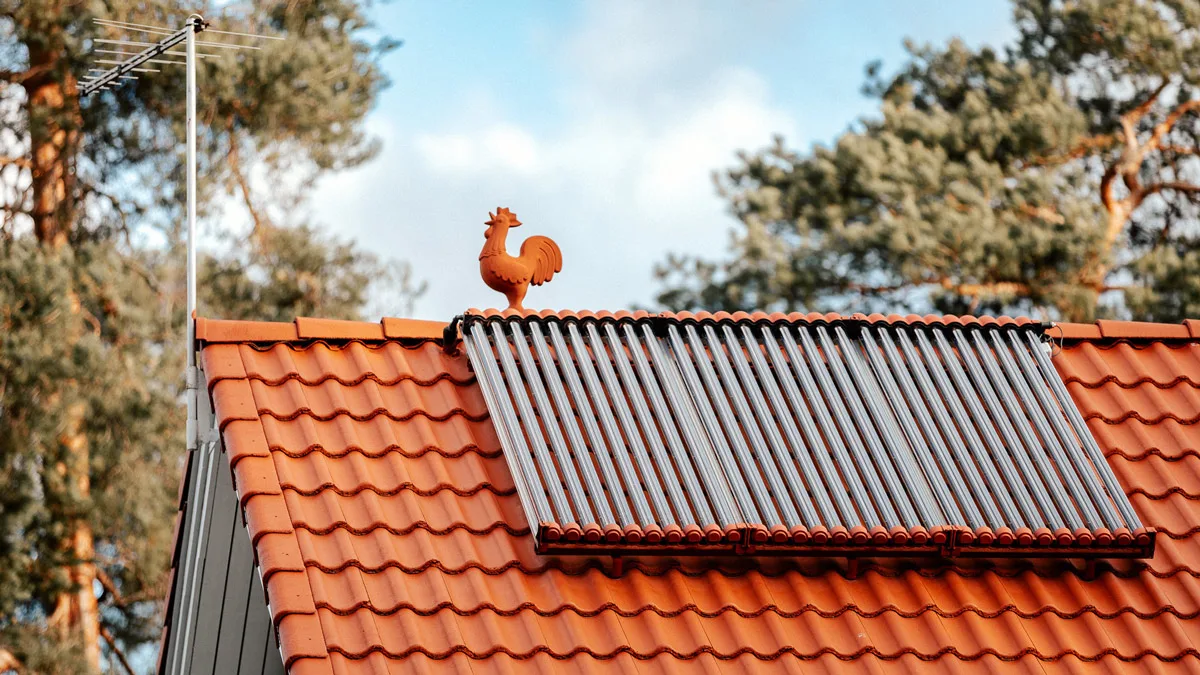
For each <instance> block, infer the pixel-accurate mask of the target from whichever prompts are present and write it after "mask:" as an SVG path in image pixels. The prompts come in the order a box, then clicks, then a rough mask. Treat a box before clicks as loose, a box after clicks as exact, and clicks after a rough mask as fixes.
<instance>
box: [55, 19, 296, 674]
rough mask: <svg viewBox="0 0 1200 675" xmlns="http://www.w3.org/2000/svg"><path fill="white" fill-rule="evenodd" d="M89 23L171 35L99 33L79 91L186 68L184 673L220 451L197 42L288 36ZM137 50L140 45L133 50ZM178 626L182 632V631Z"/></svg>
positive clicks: (179, 650) (176, 658) (178, 640)
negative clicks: (199, 289) (203, 378)
mask: <svg viewBox="0 0 1200 675" xmlns="http://www.w3.org/2000/svg"><path fill="white" fill-rule="evenodd" d="M92 21H94V22H95V23H96V24H97V25H99V26H103V27H105V28H108V29H111V30H113V31H118V32H131V33H142V34H147V35H151V36H155V35H165V36H166V37H163V38H160V39H159V40H158V42H144V41H139V40H131V39H119V40H113V39H101V38H96V39H94V40H93V42H95V43H96V44H97V45H101V46H103V49H99V48H98V49H94V50H93V51H94V52H95V53H96V54H98V55H103V56H104V57H105V58H97V59H95V63H97V64H101V65H104V66H109V67H108V68H107V69H104V68H93V69H91V70H89V71H88V74H87V75H85V76H84V77H83V78H81V79H80V81H79V84H80V85H81V88H80V94H81V95H82V96H91V95H93V94H96V93H98V92H102V91H109V90H112V89H114V88H116V87H119V86H120V85H121V84H123V83H125V82H128V81H130V80H137V79H138V78H139V77H142V76H143V74H144V73H161V72H163V69H162V68H159V67H156V66H183V68H184V71H185V77H186V78H187V102H186V105H187V124H186V128H187V131H186V136H187V319H186V321H187V370H186V372H185V378H186V383H187V384H186V386H187V409H188V414H187V450H188V455H189V458H190V459H197V460H198V461H196V462H189V463H190V464H194V465H195V466H196V471H197V474H196V475H197V481H196V483H195V490H196V492H195V493H193V494H192V495H191V499H189V501H192V499H194V498H195V496H196V495H197V494H202V495H203V497H202V498H201V500H200V501H199V502H198V503H197V506H198V508H196V509H191V508H189V509H188V510H189V511H191V514H190V517H189V518H188V520H190V521H191V522H190V523H189V524H188V533H187V539H186V544H185V548H184V550H183V553H184V555H183V556H181V560H180V563H179V565H180V569H179V570H178V573H179V576H177V578H179V579H181V580H182V581H181V583H182V586H180V588H179V591H180V592H179V595H178V596H177V597H178V599H179V601H180V602H182V603H183V604H182V605H181V608H180V613H179V619H180V621H179V623H182V626H179V625H177V626H174V630H173V631H172V635H171V640H170V642H169V644H168V645H166V648H167V649H169V650H172V651H173V653H172V654H171V656H172V659H171V663H169V664H166V665H167V672H168V673H171V674H175V673H185V672H187V671H188V670H190V665H191V663H190V660H189V658H188V656H189V655H188V646H189V642H190V641H191V637H192V633H193V631H194V630H195V621H196V614H197V609H198V606H197V602H198V591H199V587H200V574H201V569H202V567H203V560H204V551H203V550H201V549H202V548H204V547H203V543H204V540H205V536H204V531H205V527H206V526H207V523H206V521H207V519H208V512H209V510H210V506H209V499H210V493H211V492H212V490H213V484H214V483H215V482H216V475H217V474H216V467H217V461H216V460H217V457H216V456H215V455H216V452H215V449H216V441H217V440H218V437H217V436H216V434H215V432H214V431H213V430H212V429H211V428H205V429H201V428H200V419H199V380H200V373H199V370H198V369H197V368H196V320H195V316H196V63H197V61H198V60H199V59H213V58H220V57H221V56H223V55H224V54H222V53H221V52H220V51H216V52H214V51H204V52H198V51H197V50H196V48H197V47H198V46H199V47H204V48H205V49H206V50H227V51H225V53H226V54H228V53H232V52H233V51H236V50H243V49H245V50H254V51H258V50H261V49H262V47H259V46H256V45H249V44H236V43H230V42H209V41H203V42H202V41H200V40H197V39H196V36H197V35H198V34H200V33H202V32H203V33H208V34H212V35H225V36H230V37H234V38H248V39H252V40H258V39H262V40H282V39H283V38H282V37H278V36H271V35H255V34H252V33H237V32H233V31H224V30H216V29H214V28H212V27H211V24H210V23H209V22H207V21H205V20H204V17H202V16H200V15H199V14H192V15H191V16H189V17H188V18H187V20H186V21H185V22H184V26H183V28H179V29H172V28H166V27H162V26H149V25H146V24H141V23H130V22H128V21H112V20H109V19H92ZM146 39H149V38H146ZM180 44H182V45H183V48H184V51H182V52H181V51H179V50H178V47H179V45H180ZM138 48H141V50H140V51H136V50H137V49H138ZM113 57H124V60H117V59H116V58H113ZM181 59H182V60H181ZM168 70H169V69H168ZM168 76H170V75H168ZM206 408H207V406H206ZM206 417H207V418H208V419H206V420H205V423H206V425H208V426H209V427H211V422H212V420H211V414H208V415H206ZM201 441H203V447H201ZM198 450H200V452H199V457H191V455H192V453H194V452H197V451H198ZM186 479H187V477H186V476H185V480H186ZM197 516H198V517H197ZM197 520H198V521H199V522H198V523H197ZM167 620H170V617H167ZM181 628H182V630H180V629H181ZM193 646H194V645H193Z"/></svg>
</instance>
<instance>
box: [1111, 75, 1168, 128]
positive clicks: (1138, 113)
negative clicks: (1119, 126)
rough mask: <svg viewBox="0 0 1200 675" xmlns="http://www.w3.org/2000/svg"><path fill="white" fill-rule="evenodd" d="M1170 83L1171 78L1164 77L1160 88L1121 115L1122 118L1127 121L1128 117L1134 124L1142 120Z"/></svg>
mask: <svg viewBox="0 0 1200 675" xmlns="http://www.w3.org/2000/svg"><path fill="white" fill-rule="evenodd" d="M1170 84H1171V78H1169V77H1164V78H1163V81H1162V83H1161V84H1159V85H1158V88H1157V89H1155V90H1154V91H1153V92H1151V93H1150V96H1149V97H1148V98H1147V99H1146V100H1145V101H1142V102H1141V103H1139V104H1138V106H1137V107H1136V108H1134V109H1133V110H1130V111H1129V112H1127V113H1125V114H1124V115H1121V120H1122V121H1125V120H1127V119H1128V120H1129V121H1131V122H1132V123H1134V124H1137V123H1138V122H1140V121H1142V118H1143V117H1145V116H1146V113H1148V112H1150V109H1151V108H1153V107H1154V102H1155V101H1157V100H1158V97H1159V96H1161V95H1162V93H1163V90H1164V89H1166V88H1167V87H1168V86H1169V85H1170Z"/></svg>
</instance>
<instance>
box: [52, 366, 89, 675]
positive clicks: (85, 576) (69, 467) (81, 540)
mask: <svg viewBox="0 0 1200 675" xmlns="http://www.w3.org/2000/svg"><path fill="white" fill-rule="evenodd" d="M67 386H68V387H69V386H78V385H76V384H74V383H67ZM86 414H87V405H86V404H84V403H82V402H78V403H72V404H71V405H69V406H67V409H66V419H65V420H64V424H63V433H62V434H61V435H60V436H59V438H58V442H59V445H61V446H62V447H63V450H64V451H65V452H64V455H65V456H66V461H65V462H63V464H62V465H61V468H60V470H61V471H62V472H63V473H65V474H66V477H67V480H68V481H69V482H70V483H73V485H74V488H75V490H76V494H77V496H78V498H79V499H81V500H86V499H87V498H88V496H89V494H90V492H91V478H90V476H89V471H88V464H89V462H88V459H89V457H88V439H87V435H86V434H85V433H84V431H83V427H84V419H85V416H86ZM63 548H64V549H65V552H66V553H67V558H68V559H69V560H70V561H71V562H70V567H69V568H68V569H67V578H68V580H69V583H70V587H69V588H68V589H67V590H66V591H64V592H63V593H61V594H60V595H59V596H58V598H57V600H56V601H55V605H54V613H53V614H51V615H50V620H49V624H50V627H51V628H55V629H57V630H58V631H59V634H60V635H62V637H63V638H64V639H66V638H69V637H70V636H71V634H72V633H78V637H79V639H80V640H81V642H82V644H83V650H84V652H83V653H84V656H85V657H86V658H87V663H88V666H89V667H90V668H91V669H92V670H93V671H99V670H100V604H99V602H98V601H97V600H96V591H95V584H96V563H95V558H96V550H95V545H94V542H93V539H92V528H91V526H90V525H88V523H87V520H86V519H84V518H77V519H76V520H75V521H74V522H72V523H71V534H70V535H69V536H68V538H67V539H66V540H65V541H63Z"/></svg>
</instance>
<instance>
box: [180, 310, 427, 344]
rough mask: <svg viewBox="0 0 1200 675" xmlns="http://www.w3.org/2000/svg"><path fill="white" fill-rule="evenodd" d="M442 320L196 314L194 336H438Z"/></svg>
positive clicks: (215, 338) (295, 338) (280, 338)
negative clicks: (253, 317) (252, 317)
mask: <svg viewBox="0 0 1200 675" xmlns="http://www.w3.org/2000/svg"><path fill="white" fill-rule="evenodd" d="M445 327H446V322H444V321H427V320H424V319H403V318H397V317H384V318H382V319H380V320H379V321H374V322H372V321H352V320H345V319H321V318H315V317H306V316H298V317H296V318H295V319H293V320H292V321H291V322H283V321H243V320H235V319H207V318H204V317H196V339H197V340H202V341H204V342H298V341H308V340H362V341H372V342H382V341H384V340H441V339H442V331H443V330H444V329H445Z"/></svg>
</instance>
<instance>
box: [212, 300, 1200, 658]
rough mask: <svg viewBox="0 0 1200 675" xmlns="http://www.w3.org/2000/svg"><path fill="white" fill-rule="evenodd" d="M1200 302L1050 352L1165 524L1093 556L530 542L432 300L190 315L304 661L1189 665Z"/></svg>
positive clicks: (1195, 627)
mask: <svg viewBox="0 0 1200 675" xmlns="http://www.w3.org/2000/svg"><path fill="white" fill-rule="evenodd" d="M901 319H902V320H905V321H931V320H935V319H922V318H920V317H911V318H907V319H905V318H901ZM872 320H883V321H886V320H888V319H887V318H885V317H872ZM936 320H937V321H946V320H949V321H951V322H952V323H953V322H959V321H960V320H958V319H955V318H953V317H950V318H948V319H947V318H936ZM962 321H966V322H967V323H970V322H971V321H973V320H969V319H964V320H962ZM1198 327H1200V324H1197V323H1195V322H1188V323H1185V324H1183V325H1165V324H1130V323H1122V322H1116V323H1113V322H1099V323H1098V324H1095V325H1091V324H1089V325H1062V326H1060V327H1059V328H1060V329H1061V330H1060V347H1061V351H1060V352H1059V353H1058V354H1057V355H1056V356H1055V357H1054V364H1055V366H1056V367H1057V369H1058V372H1059V373H1060V374H1061V376H1062V379H1063V382H1064V383H1065V384H1066V387H1067V389H1068V391H1069V392H1070V394H1071V396H1072V397H1073V399H1074V401H1075V403H1076V404H1077V405H1078V408H1079V411H1080V412H1081V413H1082V415H1083V418H1084V419H1085V420H1086V422H1087V424H1088V426H1089V428H1090V429H1091V431H1092V433H1093V434H1094V435H1095V438H1096V440H1097V442H1098V443H1099V446H1100V448H1101V449H1102V451H1103V452H1104V454H1105V456H1106V457H1107V460H1108V463H1109V464H1110V466H1111V467H1112V469H1113V471H1114V472H1115V475H1116V476H1117V478H1118V479H1119V481H1120V483H1121V485H1122V487H1123V488H1124V490H1125V492H1126V494H1127V495H1128V496H1129V499H1130V501H1131V503H1132V504H1133V506H1134V508H1135V509H1136V511H1137V513H1138V515H1139V516H1140V518H1141V519H1142V521H1143V522H1144V523H1145V524H1146V525H1147V526H1150V527H1154V528H1156V529H1157V531H1158V535H1159V536H1158V540H1157V550H1156V552H1155V555H1154V557H1153V558H1152V559H1149V560H1112V561H1109V560H1104V561H1100V562H1099V563H1097V565H1096V569H1095V570H1094V573H1093V571H1092V570H1087V569H1085V568H1084V567H1083V566H1082V565H1081V564H1080V563H1079V562H1078V561H1069V560H1040V561H1030V560H1026V559H1012V560H968V559H956V560H950V561H942V562H939V563H937V564H934V565H931V564H929V563H927V562H926V563H916V562H913V561H911V560H906V559H895V560H872V559H864V560H862V561H861V562H859V563H858V564H857V565H854V566H853V567H856V568H857V570H856V571H857V574H852V572H854V571H855V570H853V569H851V565H849V564H848V562H847V560H845V559H838V558H791V557H776V558H747V557H737V558H730V557H724V558H705V557H686V558H685V557H677V558H664V557H656V558H649V557H647V558H626V559H624V561H623V564H622V565H620V566H619V567H616V566H614V563H613V561H612V559H610V558H608V557H604V556H598V557H587V556H561V557H556V556H539V555H537V554H536V553H535V551H534V542H533V536H532V534H531V532H530V527H529V523H527V522H526V520H525V517H524V515H523V512H522V509H521V507H520V504H519V501H518V498H517V495H516V490H515V486H514V484H513V478H512V475H511V474H510V472H509V470H508V468H507V466H506V464H505V460H504V458H503V457H502V455H501V450H500V444H499V441H498V439H497V436H496V431H495V429H494V427H493V425H492V422H491V420H490V418H489V416H488V414H487V407H486V405H485V402H484V400H483V398H482V395H481V392H480V389H479V387H478V385H477V383H476V381H475V377H474V374H473V373H472V371H471V369H470V367H469V364H468V361H467V357H466V355H465V354H463V353H462V352H461V350H460V351H459V352H457V353H454V354H447V353H446V352H445V351H444V350H443V349H442V345H441V344H440V338H441V334H442V330H441V329H442V326H441V325H440V324H436V323H430V322H403V321H389V320H384V321H383V322H382V323H379V324H373V323H353V322H331V321H319V320H310V319H298V320H297V321H296V322H295V323H294V324H262V323H246V322H225V321H206V320H203V319H201V320H198V325H197V336H198V338H199V339H200V340H202V341H203V350H202V363H203V365H204V369H205V372H206V375H207V378H208V387H209V391H210V393H211V396H212V400H213V402H214V406H215V411H216V415H217V418H218V421H219V427H220V430H221V432H222V437H223V440H224V447H225V450H226V454H227V458H228V462H229V464H230V466H231V467H232V471H233V475H234V479H235V483H236V488H237V495H238V499H239V500H240V503H241V505H242V507H243V509H244V516H245V523H246V529H247V532H248V534H249V536H250V537H251V538H252V541H253V543H254V547H255V550H256V557H257V560H258V563H259V566H260V573H261V575H262V577H263V579H264V582H265V586H266V588H267V596H268V603H269V607H270V612H271V615H272V617H273V620H274V622H275V625H276V628H277V632H278V641H279V647H280V651H281V653H282V655H283V657H284V660H285V664H286V665H287V667H288V668H289V670H290V672H292V673H335V672H336V673H367V672H410V671H411V672H429V671H433V670H434V669H437V670H439V671H441V670H452V671H454V672H472V673H486V672H526V671H539V672H548V671H551V670H553V671H554V672H559V671H563V672H584V671H592V670H595V669H597V668H606V669H608V670H615V669H617V668H619V669H620V670H621V671H622V672H624V671H630V672H676V671H683V670H687V671H689V672H691V671H698V670H701V669H703V670H706V671H709V672H723V671H730V670H738V671H746V672H758V671H764V672H765V671H771V672H805V673H809V672H825V671H835V672H842V671H846V670H852V671H856V672H862V671H867V672H881V671H882V670H884V669H887V670H889V671H890V670H892V669H896V668H903V669H906V670H911V671H918V670H919V671H921V672H947V671H960V670H965V669H967V668H968V667H969V668H971V669H973V670H974V669H977V668H979V667H986V668H990V669H1003V670H1006V671H1011V670H1019V671H1029V672H1065V671H1068V670H1078V669H1081V668H1082V667H1084V666H1085V665H1086V664H1093V663H1094V664H1096V665H1098V666H1100V667H1103V668H1106V669H1109V670H1127V671H1129V672H1194V671H1196V670H1197V669H1200V652H1197V648H1196V647H1195V645H1196V644H1200V579H1198V578H1197V577H1198V576H1200V546H1198V545H1200V525H1198V524H1200V424H1198V423H1200V330H1198ZM851 577H853V578H851Z"/></svg>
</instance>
